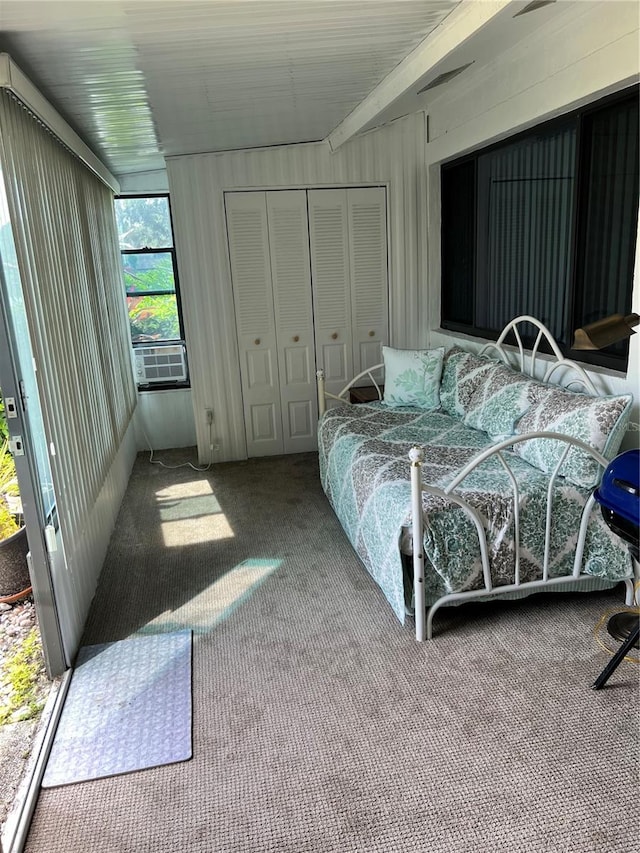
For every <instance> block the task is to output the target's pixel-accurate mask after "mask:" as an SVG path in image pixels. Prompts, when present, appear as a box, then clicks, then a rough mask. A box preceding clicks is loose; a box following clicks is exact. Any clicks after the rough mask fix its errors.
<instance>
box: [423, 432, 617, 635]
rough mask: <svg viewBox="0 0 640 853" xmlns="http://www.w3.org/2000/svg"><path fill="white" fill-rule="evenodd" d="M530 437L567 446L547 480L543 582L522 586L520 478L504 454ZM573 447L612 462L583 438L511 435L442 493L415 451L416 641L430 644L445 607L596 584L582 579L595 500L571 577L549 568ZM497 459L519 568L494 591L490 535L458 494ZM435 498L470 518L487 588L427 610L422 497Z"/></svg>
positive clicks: (604, 463) (581, 534)
mask: <svg viewBox="0 0 640 853" xmlns="http://www.w3.org/2000/svg"><path fill="white" fill-rule="evenodd" d="M531 438H544V439H550V440H554V441H560V442H563V443H564V444H566V448H565V450H564V452H563V454H562V456H561V458H560V460H559V462H558V463H557V465H556V467H555V468H554V470H553V472H552V473H551V474H550V475H549V486H548V489H547V504H546V519H545V530H544V562H543V571H542V578H541V579H539V580H533V581H525V582H521V579H520V553H519V552H520V508H519V493H518V484H517V481H516V478H515V476H514V474H513V472H512V471H511V469H510V467H509V462H508V459H506V458H505V454H504V452H503V451H505V450H507V449H508V448H510V447H512V446H513V445H515V444H518V443H519V442H521V441H527V440H529V439H531ZM572 446H577V447H579V448H580V449H581V450H584V451H586V452H587V453H589V454H590V455H591V456H592V457H593V458H594V459H595V460H596V461H597V462H598V464H599V465H600V466H601V467H602V469H603V470H604V468H606V466H607V464H608V461H607V459H605V457H604V456H602V455H601V454H600V453H598V452H597V451H595V450H594V449H593V448H592V447H590V446H589V445H588V444H585V443H584V442H582V441H580V440H579V439H574V438H569V437H568V436H566V435H562V434H560V433H554V432H536V433H529V434H526V435H522V436H512V437H510V438H508V439H505V440H504V441H501V442H498V443H496V444H494V445H492V446H491V447H489V448H486V449H485V450H484V451H482V452H481V453H479V454H478V455H477V456H476V457H475V458H474V459H473V460H472V461H471V462H469V463H468V464H467V465H466V466H465V467H464V468H462V470H461V471H460V472H459V473H458V474H457V475H456V477H455V478H454V479H453V480H452V481H451V483H449V485H448V486H447V487H446V488H444V489H439V488H436V487H434V486H429V485H427V484H424V483H423V482H422V472H421V468H422V462H423V459H424V450H423V449H422V448H420V447H413V448H411V450H410V451H409V460H410V466H411V521H412V541H413V589H414V600H415V627H416V640H418V641H419V642H421V641H423V640H427V639H431V636H432V626H433V617H434V615H435V613H436V611H437V610H438V609H439V608H440V607H442V605H444V604H451V603H453V602H460V601H467V600H472V599H474V598H475V599H477V598H483V599H486V598H487V597H491V595H494V596H503V595H505V594H506V593H514V592H523V593H525V594H526V592H527V591H530V592H533V591H535V590H540V589H541V588H543V587H544V588H548V589H550V590H551V589H553V588H554V587H555V588H562V586H567V585H568V584H572V585H575V584H576V583H579V582H581V581H584V582H585V583H587V582H593V577H592V576H591V575H586V574H582V573H581V570H582V561H583V556H584V546H585V538H586V534H587V526H588V523H589V518H590V516H591V512H592V510H593V507H594V504H595V500H594V498H593V495H591V496H590V497H589V499H588V500H587V502H586V504H585V506H584V509H583V511H582V515H581V521H580V527H579V531H578V540H577V544H576V548H575V554H574V559H573V572H572V574H571V575H567V576H563V577H549V563H550V547H551V531H552V512H553V506H552V504H553V500H552V499H553V491H554V487H555V483H556V479H557V477H558V476H559V473H558V472H559V471H560V469H561V468H562V464H563V463H564V461H565V458H566V456H567V454H568V452H569V450H570V449H571V447H572ZM494 456H495V457H497V458H498V459H499V461H500V463H501V464H502V466H503V467H504V469H505V470H506V472H507V474H508V476H509V480H510V483H511V488H512V495H513V502H514V503H513V506H514V520H513V527H514V542H515V567H514V576H513V582H512V583H510V584H507V585H504V584H501V585H500V586H498V587H496V588H494V587H493V584H492V580H491V571H490V566H489V548H488V544H487V536H486V532H485V529H484V526H483V523H482V519H481V518H480V515H479V513H478V512H477V510H476V509H475V508H474V507H473V506H471V505H470V504H469V503H468V502H467V501H466V500H465V499H464V498H463V497H461V496H460V495H458V494H456V493H455V489H456V488H457V487H458V486H459V485H460V484H461V483H462V482H463V481H464V480H465V479H466V477H468V476H469V474H471V472H472V471H474V470H475V469H476V468H477V467H478V466H479V465H481V464H482V463H483V462H485V461H486V460H487V459H489V458H490V457H494ZM425 493H427V494H430V495H435V496H438V497H440V498H444V499H446V500H448V501H450V502H451V503H454V504H456V505H458V506H460V507H462V509H463V510H464V511H465V513H466V514H467V515H468V517H469V519H470V520H471V521H472V522H473V525H474V527H475V530H476V533H477V535H478V545H479V551H480V558H481V561H482V574H483V586H482V588H480V589H474V590H467V591H465V592H457V593H450V594H448V595H444V596H442V597H441V598H439V599H438V600H437V601H436V602H435V603H434V604H432V605H431V606H430V607H429V608H428V609H427V606H426V594H425V552H424V516H423V513H424V510H423V504H422V496H423V494H425ZM625 584H626V601H627V603H628V604H631V603H632V602H633V580H632V579H629V580H627V581H625Z"/></svg>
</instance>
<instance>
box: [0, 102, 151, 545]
mask: <svg viewBox="0 0 640 853" xmlns="http://www.w3.org/2000/svg"><path fill="white" fill-rule="evenodd" d="M0 164H1V166H2V172H3V179H4V182H5V189H6V194H7V199H8V205H9V212H10V217H11V223H12V229H13V233H14V238H15V243H16V254H17V259H18V267H19V271H20V277H21V280H22V287H23V291H24V300H25V306H26V311H27V318H28V323H29V331H30V334H31V339H32V348H33V352H34V357H35V360H36V364H37V375H38V383H39V389H40V396H41V403H42V408H43V416H44V423H45V430H46V433H47V439H48V441H49V442H50V443H52V445H53V448H55V455H54V456H53V457H52V459H51V463H52V476H53V481H54V482H53V485H54V489H55V493H56V500H57V510H58V518H59V521H60V528H61V531H62V536H63V540H64V541H65V543H66V544H67V546H68V545H71V544H72V543H73V542H74V541H75V539H76V538H79V537H81V535H82V532H83V530H84V529H85V526H86V524H87V520H88V518H89V514H90V513H91V511H92V509H93V508H94V505H95V503H96V500H97V498H98V495H99V493H100V490H101V488H102V486H103V484H104V482H105V478H106V476H107V473H108V471H109V469H110V467H111V465H112V463H113V461H114V459H115V457H116V455H117V452H118V449H119V447H120V443H121V441H122V439H123V436H124V434H125V431H126V429H127V427H128V425H129V422H130V419H131V415H132V414H133V411H134V408H135V404H136V392H135V386H134V381H133V373H132V368H131V357H130V353H129V336H128V325H127V316H126V307H125V302H124V295H123V287H122V273H121V267H120V254H119V249H118V241H117V233H116V226H115V216H114V211H113V196H112V192H111V190H109V188H108V187H106V186H105V185H104V184H103V183H102V182H101V181H100V180H99V179H98V178H97V177H96V176H95V175H94V174H93V173H92V172H90V171H89V170H88V169H87V168H86V166H84V165H83V164H82V163H81V162H80V161H79V160H78V159H77V158H76V157H75V156H74V155H73V154H72V153H71V152H70V151H69V150H67V149H66V148H65V147H63V146H62V145H61V144H60V143H59V142H58V141H57V140H56V139H55V138H54V137H53V136H52V135H51V134H50V133H49V132H48V131H47V130H46V129H45V128H44V127H43V126H42V125H41V124H40V123H39V122H38V121H37V120H36V119H35V118H34V117H33V116H32V115H31V113H30V112H29V111H28V110H26V109H25V108H24V107H23V106H22V105H21V104H20V103H19V102H18V101H16V100H15V98H14V97H13V96H12V95H11V94H9V93H8V92H6V91H2V92H0Z"/></svg>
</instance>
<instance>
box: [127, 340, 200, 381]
mask: <svg viewBox="0 0 640 853" xmlns="http://www.w3.org/2000/svg"><path fill="white" fill-rule="evenodd" d="M133 354H134V360H135V371H136V382H137V383H138V385H159V384H161V383H162V384H165V385H166V384H167V383H169V382H186V380H187V360H186V357H185V356H186V354H185V347H184V344H183V343H177V344H158V345H157V346H148V347H136V348H135V349H134V351H133Z"/></svg>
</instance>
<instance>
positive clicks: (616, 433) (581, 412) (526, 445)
mask: <svg viewBox="0 0 640 853" xmlns="http://www.w3.org/2000/svg"><path fill="white" fill-rule="evenodd" d="M527 393H528V395H529V399H530V402H531V407H530V408H529V410H528V411H527V412H525V414H524V415H523V416H522V418H521V419H520V420H519V421H518V423H517V425H516V433H517V434H518V435H525V434H526V433H528V432H559V433H562V434H563V435H568V436H570V437H571V438H579V439H581V440H582V441H584V442H585V443H586V444H589V445H590V446H591V447H593V449H594V450H597V451H598V452H599V453H601V454H602V455H603V456H604V457H605V458H606V459H609V460H610V459H613V457H614V456H615V455H616V453H617V452H618V449H619V448H620V443H621V441H622V438H623V436H624V432H625V429H626V426H627V421H628V420H629V415H630V413H631V404H632V402H633V397H632V396H631V394H623V395H621V396H619V397H590V396H588V395H587V394H577V393H575V392H573V391H567V390H566V389H565V388H558V387H556V386H553V385H545V384H543V383H541V382H535V381H533V380H531V382H530V383H529V388H528V391H527ZM566 446H567V445H566V444H565V443H564V442H561V441H553V440H548V439H544V438H534V439H531V440H530V441H523V442H521V443H520V444H516V445H514V448H513V450H514V453H516V454H517V455H518V456H520V457H522V458H523V459H526V461H527V462H529V463H530V464H531V465H534V466H535V467H536V468H539V469H540V470H541V471H544V472H546V473H551V472H552V471H553V470H554V469H555V467H556V465H557V464H558V462H559V461H560V457H561V456H562V454H563V453H564V450H565V448H566ZM560 474H561V475H562V476H563V477H566V478H567V479H568V480H570V481H571V482H572V483H575V484H576V485H577V486H584V487H585V488H590V487H591V486H595V485H597V484H598V482H599V480H600V477H601V476H602V469H601V468H600V466H599V465H598V463H597V462H596V461H595V459H593V458H592V457H591V456H590V455H589V454H588V453H586V452H585V451H584V450H580V449H579V448H576V447H572V448H571V450H570V451H569V453H568V454H567V458H566V459H565V461H564V463H563V464H562V468H561V469H560Z"/></svg>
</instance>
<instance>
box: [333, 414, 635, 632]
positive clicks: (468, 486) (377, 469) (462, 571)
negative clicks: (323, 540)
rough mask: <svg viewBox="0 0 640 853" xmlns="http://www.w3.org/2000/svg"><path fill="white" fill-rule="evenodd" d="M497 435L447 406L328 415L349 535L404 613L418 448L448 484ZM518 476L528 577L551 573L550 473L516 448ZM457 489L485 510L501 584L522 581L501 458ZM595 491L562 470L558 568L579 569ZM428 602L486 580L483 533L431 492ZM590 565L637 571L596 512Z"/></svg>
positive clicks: (427, 476)
mask: <svg viewBox="0 0 640 853" xmlns="http://www.w3.org/2000/svg"><path fill="white" fill-rule="evenodd" d="M491 443H492V442H491V440H490V439H489V437H488V436H487V435H486V434H485V433H482V432H479V431H478V430H475V429H471V428H469V427H466V426H464V424H463V423H462V422H461V421H459V420H457V419H455V418H453V417H451V416H450V415H447V414H444V413H441V412H425V411H424V410H420V409H413V408H402V409H390V408H388V407H386V406H383V405H381V404H380V403H374V404H371V405H357V406H340V407H338V408H334V409H330V410H329V411H328V412H326V414H325V415H324V416H323V418H322V420H321V422H320V425H319V430H318V447H319V459H320V477H321V481H322V487H323V489H324V491H325V493H326V495H327V497H328V499H329V501H330V503H331V506H332V507H333V509H334V511H335V513H336V515H337V516H338V519H339V520H340V523H341V524H342V526H343V528H344V530H345V533H346V534H347V536H348V538H349V541H350V542H351V544H352V545H353V547H354V548H355V550H356V552H357V553H358V555H359V556H360V558H361V560H362V562H363V563H364V565H365V566H366V568H367V570H368V571H369V573H370V574H371V575H372V577H373V578H374V580H375V581H376V583H377V584H378V585H379V586H380V588H381V589H382V591H383V593H384V595H385V596H386V598H387V599H388V601H389V603H390V604H391V606H392V607H393V610H394V612H395V613H396V615H397V616H398V618H399V619H400V620H401V621H402V622H404V618H405V610H406V608H405V590H404V583H403V571H402V560H401V556H400V548H399V541H400V536H401V531H402V527H403V526H404V525H406V524H408V523H410V513H411V484H410V467H409V459H408V454H409V449H410V448H411V447H412V446H414V445H418V446H423V447H425V449H426V452H425V461H424V463H423V467H422V477H423V483H424V484H425V485H427V484H429V485H433V486H438V487H439V488H444V487H445V486H447V485H448V483H449V482H451V480H452V479H453V478H454V476H455V475H456V473H457V472H458V471H459V470H460V469H461V468H462V467H463V465H465V464H466V463H467V462H469V461H470V460H471V459H472V458H473V457H474V456H476V455H477V454H478V453H479V452H480V450H481V449H482V448H484V447H487V446H489V445H490V444H491ZM505 456H506V458H508V460H509V465H510V468H511V470H512V472H513V474H514V476H515V478H516V480H517V482H518V488H519V504H520V580H521V582H523V581H529V580H534V579H536V578H541V577H542V564H543V554H544V528H545V519H546V505H547V489H548V485H549V477H548V475H546V474H543V473H542V472H541V471H539V470H537V469H536V468H534V467H533V466H531V465H530V464H529V463H528V462H525V461H524V460H522V459H520V458H519V457H517V456H515V455H513V454H511V453H509V452H507V453H506V454H505ZM456 491H457V494H458V495H460V496H461V497H463V498H464V499H465V500H467V501H468V502H469V503H470V504H472V505H473V506H474V507H475V508H476V509H477V510H478V511H479V512H480V514H481V517H482V518H483V523H484V526H485V529H486V531H487V541H488V546H489V562H490V568H491V575H492V580H493V584H494V586H499V585H503V584H508V583H513V576H514V566H515V562H514V540H513V513H514V507H513V504H514V500H513V491H512V488H511V485H510V482H509V478H508V474H507V472H506V471H505V470H504V468H503V466H502V465H501V464H500V462H499V460H498V459H497V458H495V457H493V458H491V459H489V460H486V462H484V463H483V464H482V465H481V466H480V467H479V468H477V469H476V470H475V471H474V472H473V473H472V474H471V475H469V477H468V478H467V479H466V480H465V481H464V482H463V483H462V484H461V485H460V486H459V487H458V489H457V490H456ZM588 495H589V491H588V490H584V489H580V488H578V487H577V486H574V485H572V484H571V483H569V482H568V481H566V480H564V479H563V478H558V481H557V485H556V488H555V490H554V497H553V517H552V535H551V550H550V567H549V574H550V576H551V577H559V576H562V575H567V574H571V571H572V569H573V552H574V548H575V545H576V542H577V538H578V529H579V523H580V514H581V511H582V508H583V507H584V504H585V501H586V499H587V497H588ZM423 508H424V513H425V536H424V546H425V554H426V556H427V558H428V560H429V563H430V564H431V565H430V566H429V564H428V563H427V564H426V566H425V586H426V596H427V602H428V603H429V604H431V603H433V602H434V601H436V600H437V599H438V598H440V597H441V596H442V595H445V594H447V593H450V592H462V591H464V590H469V589H480V588H482V586H483V580H482V563H481V559H480V548H479V545H478V537H477V533H476V529H475V527H474V525H473V523H472V522H471V521H470V519H469V518H468V516H467V515H466V514H465V512H464V510H462V509H461V508H459V507H456V506H454V505H452V504H451V503H450V502H448V501H445V500H443V499H441V498H438V497H435V496H432V495H424V496H423ZM583 571H584V572H586V573H587V574H591V575H593V576H597V577H601V578H607V579H610V580H612V581H617V580H622V579H624V578H627V577H630V576H631V574H632V569H631V565H630V559H629V555H628V552H627V550H626V548H625V547H624V546H623V545H622V544H621V542H620V540H619V539H618V538H617V537H616V536H615V535H614V534H613V533H611V531H610V530H609V528H608V527H607V525H606V524H605V523H604V521H603V520H602V518H601V515H600V513H599V512H598V511H597V508H596V510H595V511H594V512H593V513H592V516H591V521H590V524H589V529H588V533H587V540H586V548H585V560H584V564H583Z"/></svg>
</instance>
